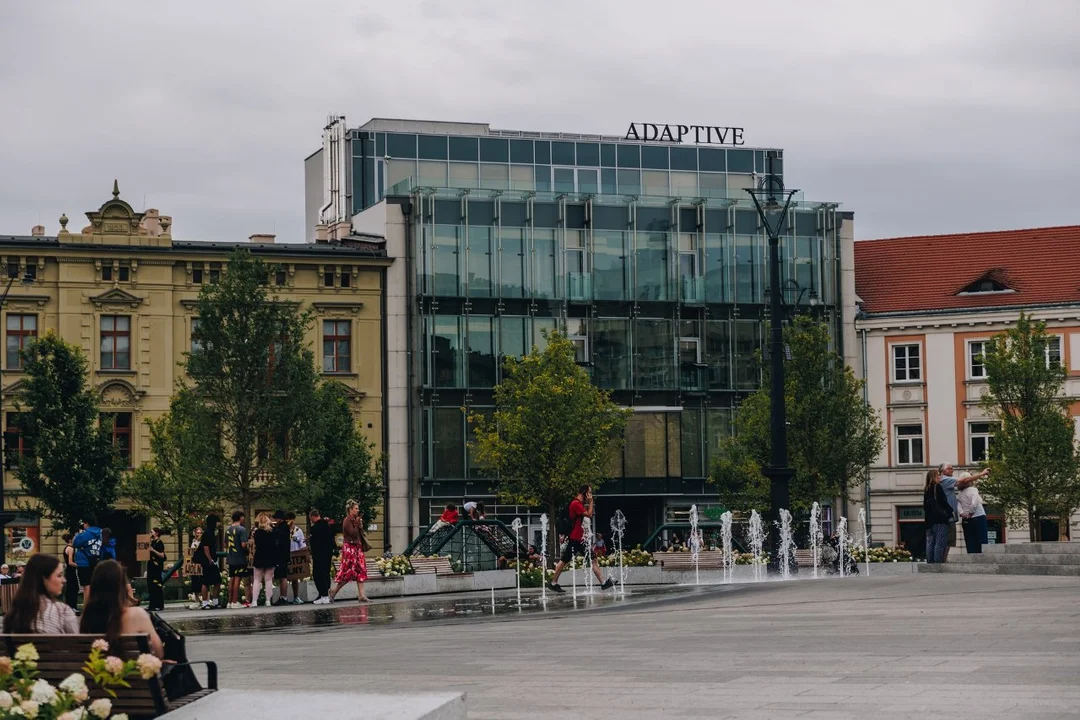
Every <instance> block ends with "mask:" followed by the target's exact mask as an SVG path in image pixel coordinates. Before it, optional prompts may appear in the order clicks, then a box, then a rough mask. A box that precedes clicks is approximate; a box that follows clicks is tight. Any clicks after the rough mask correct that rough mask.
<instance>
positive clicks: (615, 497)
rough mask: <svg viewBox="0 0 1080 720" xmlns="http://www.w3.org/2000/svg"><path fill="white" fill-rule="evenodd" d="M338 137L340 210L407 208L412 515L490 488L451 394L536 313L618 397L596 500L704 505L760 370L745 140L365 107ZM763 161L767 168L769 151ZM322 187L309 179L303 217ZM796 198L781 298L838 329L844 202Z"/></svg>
mask: <svg viewBox="0 0 1080 720" xmlns="http://www.w3.org/2000/svg"><path fill="white" fill-rule="evenodd" d="M346 140H347V142H346V143H345V144H344V147H345V148H346V152H344V154H343V155H344V156H343V158H342V160H347V161H346V162H343V163H342V164H343V165H344V167H343V172H342V176H343V177H344V180H343V182H341V183H340V184H341V185H342V186H343V187H344V192H343V193H341V197H340V198H339V199H338V202H339V203H342V204H343V205H344V206H345V207H346V208H348V210H349V211H351V213H352V214H353V215H354V216H356V215H357V214H359V217H363V216H364V215H365V211H366V210H368V209H369V208H373V207H376V206H378V205H379V204H380V203H383V202H384V201H385V202H387V203H397V204H399V205H400V204H403V203H404V204H406V205H407V207H408V208H409V211H408V215H407V217H406V222H407V223H408V230H407V232H406V237H407V243H408V247H407V248H406V254H407V257H406V258H404V259H405V260H406V261H407V271H406V272H407V283H408V301H409V314H410V317H411V322H410V334H409V338H410V340H409V342H410V349H411V350H412V351H413V352H412V355H411V356H412V357H413V362H414V367H413V368H412V372H413V373H414V377H415V383H413V384H412V387H411V394H410V397H411V402H413V403H414V408H413V410H414V413H413V419H412V420H411V422H410V431H409V432H410V438H411V441H410V447H411V448H412V449H413V451H414V452H415V453H416V456H415V463H414V464H413V469H412V473H413V475H414V476H415V477H414V478H412V479H410V482H412V481H415V483H416V487H417V493H418V499H419V524H420V525H423V524H426V523H427V521H428V520H429V519H430V517H431V516H430V513H432V512H433V513H434V515H436V516H437V515H438V512H440V511H441V506H442V505H443V504H444V503H445V502H447V501H448V500H455V501H460V500H462V499H484V500H486V501H487V502H488V503H489V504H490V503H492V502H494V500H493V490H492V482H491V477H490V473H489V471H487V470H485V469H484V468H481V467H478V466H477V465H476V464H475V463H474V462H473V461H472V458H470V455H469V452H468V448H467V442H468V439H469V429H468V425H467V424H466V422H465V416H464V414H463V411H462V408H470V409H472V410H483V409H486V408H490V407H491V406H492V390H493V388H494V387H495V386H496V384H497V383H498V382H499V381H500V379H501V376H502V359H503V358H505V357H507V356H511V355H520V354H522V353H525V352H528V351H529V349H530V347H531V346H533V345H540V346H542V345H543V343H544V339H543V333H544V331H546V330H554V329H556V328H559V329H565V332H566V333H567V334H568V336H569V337H570V338H571V340H572V341H573V342H574V344H575V345H576V346H577V352H578V360H579V362H580V363H581V364H582V365H583V366H584V367H586V368H587V369H588V371H589V372H590V374H591V376H592V378H593V380H594V382H595V383H596V384H597V385H599V386H600V387H602V388H606V389H610V390H611V391H612V394H613V398H614V399H615V400H616V401H617V402H618V403H620V404H622V405H624V406H626V407H631V408H633V409H634V411H635V412H634V414H633V416H632V418H631V420H630V422H629V426H628V428H627V432H626V443H625V446H624V448H623V450H622V452H621V454H620V455H619V456H618V457H617V458H615V459H614V461H613V462H612V465H611V471H610V479H609V480H608V482H607V483H605V484H604V485H603V486H602V487H601V488H599V489H598V495H599V496H600V497H601V498H602V500H601V510H604V505H605V504H606V502H611V503H613V505H612V507H614V506H615V505H617V506H618V507H620V508H622V509H623V510H624V512H626V513H627V515H628V517H631V521H632V524H635V525H637V527H638V529H639V532H640V531H641V530H643V529H644V527H649V528H652V527H655V526H657V525H658V524H660V523H662V522H664V521H665V520H671V519H674V518H677V517H679V516H680V514H681V513H683V512H685V510H686V509H688V508H689V506H690V504H691V503H697V504H698V505H699V507H702V506H704V505H708V504H709V503H715V492H714V491H713V490H712V489H711V487H710V486H709V485H708V484H707V482H706V478H707V476H708V474H709V467H710V462H711V460H712V458H713V457H714V455H715V453H716V451H717V448H718V447H719V444H720V442H721V441H722V440H723V438H725V437H728V436H730V435H731V433H732V431H733V428H732V421H733V416H734V412H735V409H736V408H737V406H738V404H739V402H740V399H741V398H743V397H745V396H746V395H747V394H748V393H750V392H752V391H753V390H755V389H756V388H757V387H758V386H759V384H760V379H761V373H760V358H759V351H761V350H762V349H763V339H764V338H765V329H766V322H767V319H768V318H767V316H768V310H767V293H768V277H767V270H768V268H767V259H768V257H767V242H766V237H765V234H764V232H763V229H762V226H761V224H760V222H759V219H758V215H757V213H756V211H755V209H754V207H753V204H752V202H751V201H750V198H749V195H748V194H747V192H746V189H747V188H751V187H755V185H756V183H757V182H758V181H759V180H760V179H761V177H762V175H763V173H764V171H765V157H766V155H765V152H766V150H765V149H749V148H744V147H737V148H736V147H713V146H697V145H690V144H673V143H656V142H648V143H644V142H627V141H624V140H623V139H621V138H617V137H616V138H612V137H606V136H586V135H572V134H566V133H530V132H516V131H498V130H492V129H490V128H489V127H488V126H486V125H482V124H458V123H437V122H411V121H401V120H373V121H371V122H369V123H368V124H366V125H364V126H362V127H360V128H358V129H352V130H348V131H347V136H346ZM338 152H339V153H340V152H341V150H338ZM313 157H315V156H313ZM774 162H775V168H776V170H777V171H779V172H783V169H784V168H783V156H782V153H781V154H780V159H779V160H777V161H774ZM333 182H334V181H333V180H329V181H326V180H324V185H325V184H327V183H331V184H332V183H333ZM323 190H324V193H323V195H322V196H319V195H318V193H315V194H314V195H313V194H312V193H311V192H310V191H309V203H308V204H309V217H310V208H311V205H312V203H311V199H312V197H323V196H326V193H325V187H324V188H323ZM796 199H797V203H796V205H795V208H794V210H793V211H792V213H791V216H790V218H789V222H788V223H787V226H786V231H785V234H784V237H783V241H782V267H783V273H784V286H783V289H784V295H785V298H786V301H787V303H788V306H789V307H790V308H795V307H796V305H797V304H801V306H802V308H803V310H804V311H812V312H814V313H815V314H818V315H819V316H821V317H822V318H824V319H826V320H828V321H829V322H830V323H831V325H832V327H834V328H835V330H834V332H835V333H837V337H839V333H840V332H841V313H840V310H839V309H840V307H841V294H842V293H841V284H842V283H841V267H840V266H841V255H842V253H841V233H840V226H841V224H842V223H843V222H845V221H849V220H848V218H849V217H850V216H844V215H842V214H841V213H840V212H838V210H837V206H836V204H835V203H821V202H809V201H806V200H805V199H804V198H802V197H797V198H796ZM309 224H310V223H309ZM846 301H847V302H851V299H850V298H849V299H847V300H846ZM811 303H813V307H812V308H810V307H809V306H810V305H811ZM604 524H606V523H604ZM636 534H639V533H635V535H636ZM641 539H643V538H641Z"/></svg>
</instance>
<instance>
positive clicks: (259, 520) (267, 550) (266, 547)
mask: <svg viewBox="0 0 1080 720" xmlns="http://www.w3.org/2000/svg"><path fill="white" fill-rule="evenodd" d="M248 542H250V543H252V547H253V548H254V549H253V550H252V554H251V567H252V575H253V577H252V581H251V604H252V605H255V606H256V607H258V605H259V591H260V590H263V589H265V590H266V607H270V606H271V605H272V604H273V599H274V568H275V567H276V566H277V558H278V551H277V541H276V540H275V538H274V535H273V532H272V529H271V525H270V516H269V515H267V514H266V513H264V512H262V513H259V514H258V515H257V516H255V530H254V531H253V532H252V533H251V539H250V540H249V541H248Z"/></svg>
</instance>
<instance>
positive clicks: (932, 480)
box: [923, 468, 952, 563]
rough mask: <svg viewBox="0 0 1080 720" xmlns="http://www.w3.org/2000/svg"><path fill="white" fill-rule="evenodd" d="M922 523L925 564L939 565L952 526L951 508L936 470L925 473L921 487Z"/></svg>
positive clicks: (942, 558)
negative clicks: (923, 483)
mask: <svg viewBox="0 0 1080 720" xmlns="http://www.w3.org/2000/svg"><path fill="white" fill-rule="evenodd" d="M923 522H924V523H925V525H926V562H928V563H940V562H943V561H944V558H945V544H946V543H947V542H948V540H949V525H951V524H952V507H951V506H950V505H949V498H948V497H946V495H945V488H943V487H941V473H940V472H938V469H937V468H930V469H929V470H928V471H927V472H926V484H925V485H924V486H923Z"/></svg>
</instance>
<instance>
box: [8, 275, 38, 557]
mask: <svg viewBox="0 0 1080 720" xmlns="http://www.w3.org/2000/svg"><path fill="white" fill-rule="evenodd" d="M15 277H16V276H15V275H12V276H10V277H9V278H8V283H7V287H5V288H4V294H3V295H0V308H2V307H3V306H4V304H5V303H6V302H7V297H8V293H9V292H11V286H12V285H13V284H15ZM20 283H21V284H22V285H33V284H34V278H32V277H31V276H30V273H26V274H24V275H23V276H22V279H21V280H20ZM3 408H4V383H3V364H2V363H0V421H2V420H3V415H4V411H3ZM5 430H6V428H5ZM6 440H7V433H6V432H0V463H2V464H0V562H2V561H3V558H6V557H7V532H6V531H7V520H8V516H7V509H6V507H5V502H6V499H5V495H4V476H5V475H6V473H7V448H6V447H5V445H6Z"/></svg>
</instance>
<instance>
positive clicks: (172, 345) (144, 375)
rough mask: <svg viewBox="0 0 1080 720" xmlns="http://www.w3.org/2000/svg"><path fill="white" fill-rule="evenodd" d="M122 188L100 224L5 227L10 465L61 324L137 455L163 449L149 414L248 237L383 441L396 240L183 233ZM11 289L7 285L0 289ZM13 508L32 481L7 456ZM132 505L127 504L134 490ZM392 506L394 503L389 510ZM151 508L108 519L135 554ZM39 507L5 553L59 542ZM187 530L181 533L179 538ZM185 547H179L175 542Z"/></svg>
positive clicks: (328, 369)
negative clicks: (387, 309) (48, 339)
mask: <svg viewBox="0 0 1080 720" xmlns="http://www.w3.org/2000/svg"><path fill="white" fill-rule="evenodd" d="M112 195H113V197H112V198H111V199H110V200H108V201H106V202H105V203H104V204H103V205H102V206H101V207H100V208H98V209H97V210H96V211H93V212H88V213H86V216H87V218H89V221H90V224H89V225H87V226H86V227H85V228H83V229H82V230H81V232H73V231H70V230H69V229H68V227H67V226H68V222H69V221H68V218H67V217H66V216H61V218H60V231H59V232H58V233H57V234H56V235H55V236H47V235H46V234H45V228H43V227H41V226H37V227H35V228H34V229H33V231H32V233H31V235H29V236H26V235H0V267H3V268H4V270H5V271H6V274H7V276H8V278H14V279H15V280H14V282H12V283H11V289H10V292H9V294H8V297H7V300H6V302H5V303H4V304H3V307H2V315H3V318H2V323H0V327H2V328H3V329H4V333H5V341H4V352H3V358H2V359H0V361H2V364H3V365H2V367H3V376H2V383H0V388H2V392H3V396H2V407H3V412H4V427H5V432H6V440H7V447H8V448H9V457H11V456H12V455H14V456H15V457H13V458H12V459H11V462H9V463H8V465H10V464H11V463H13V462H17V454H18V452H19V450H20V449H21V448H22V445H21V442H22V439H21V437H20V436H19V433H18V417H17V414H16V413H15V407H14V396H15V395H16V394H17V392H18V388H19V384H20V383H21V382H22V373H21V363H20V359H19V352H18V350H19V348H21V347H22V346H23V345H25V344H26V343H27V342H28V341H31V340H32V339H33V338H34V337H36V336H37V335H38V334H39V333H44V332H46V331H48V330H55V331H56V332H57V333H58V334H59V335H60V336H61V337H62V338H64V339H65V340H67V341H69V342H72V343H74V344H76V345H78V346H80V347H82V349H83V351H84V352H85V353H86V356H87V358H88V360H89V382H90V383H91V384H92V385H93V387H95V388H97V389H98V391H99V392H100V393H101V411H102V412H103V413H105V412H107V413H113V414H114V417H113V420H114V423H113V428H114V429H113V433H114V441H115V442H116V444H117V445H118V446H119V447H120V448H121V450H122V452H123V453H124V454H126V455H127V457H128V458H129V464H130V466H131V467H137V466H138V465H139V464H141V463H143V462H146V461H147V460H148V459H150V447H149V433H148V431H147V427H146V425H145V421H146V420H147V419H150V418H156V417H158V416H159V415H161V414H162V413H163V412H165V411H166V410H167V409H168V406H169V399H170V396H171V395H172V393H173V390H174V388H175V386H176V381H177V379H178V378H179V374H180V373H182V372H183V368H182V366H181V364H180V363H181V361H182V360H183V353H184V352H185V351H187V350H189V349H190V347H191V331H192V325H193V323H196V322H198V318H196V317H195V309H196V306H195V303H196V299H197V297H198V295H199V290H200V289H201V288H202V286H203V285H204V284H208V283H214V282H217V280H218V279H219V277H220V275H221V273H222V272H223V271H224V270H225V268H226V265H227V259H228V254H229V253H230V252H231V251H232V250H234V249H235V248H236V247H237V246H238V245H244V246H247V247H248V248H250V250H251V251H252V253H253V254H255V255H257V256H259V257H261V258H263V259H264V260H265V261H266V262H267V263H269V264H271V265H274V266H277V267H279V268H280V269H279V270H278V271H277V272H276V273H275V274H274V276H273V277H271V278H269V282H270V284H271V286H272V290H273V292H275V293H276V294H278V295H279V296H280V297H282V298H285V299H289V300H294V301H299V302H300V303H301V304H302V305H304V306H307V307H311V308H313V309H314V310H315V313H316V322H315V323H314V324H313V325H312V328H311V332H310V336H309V337H308V341H309V342H310V343H311V346H312V347H313V349H314V351H315V356H316V361H317V362H318V363H319V366H320V368H321V370H322V372H323V374H324V376H326V377H332V378H334V379H335V380H338V381H340V382H342V383H343V384H344V385H345V386H346V387H348V388H349V389H350V391H351V394H352V398H353V404H354V412H355V416H356V418H357V421H358V422H359V423H360V428H361V430H362V432H363V433H364V434H365V435H366V436H367V437H368V439H369V440H370V441H371V442H374V443H375V445H376V448H377V452H382V450H383V448H385V447H386V445H387V442H386V438H385V436H384V432H385V430H384V428H385V424H384V422H383V418H384V398H385V393H384V392H383V377H384V373H383V360H382V359H383V357H384V352H383V347H384V338H385V315H384V312H383V307H384V305H385V279H386V268H387V267H388V266H389V265H390V262H391V261H390V259H388V258H387V257H386V252H385V249H384V245H383V240H382V238H380V237H376V236H354V237H353V238H351V239H350V240H349V241H346V242H341V243H327V242H318V243H313V244H309V243H288V244H286V243H276V242H275V238H274V236H273V235H252V236H251V237H250V240H249V241H248V242H246V243H219V242H188V241H177V240H174V239H173V236H172V220H171V218H169V217H168V216H164V215H159V214H158V211H157V210H149V209H148V210H146V211H145V212H136V211H135V210H134V209H132V207H131V206H130V205H129V204H128V203H126V202H124V201H123V200H122V199H120V193H119V189H118V187H117V186H116V184H115V183H114V185H113V193H112ZM0 291H2V288H0ZM4 487H5V490H6V492H5V498H6V502H5V505H6V508H7V509H8V510H9V511H10V510H12V509H13V508H14V507H15V503H16V498H17V497H18V496H19V493H20V487H19V483H18V480H17V479H16V478H15V474H14V472H13V471H12V469H11V468H10V467H5V472H4ZM120 507H121V508H122V507H123V503H121V505H120ZM380 512H381V511H380ZM148 522H149V520H148V519H147V518H145V517H142V516H138V515H135V514H134V513H131V512H128V511H125V510H123V509H119V510H117V511H116V512H115V513H113V515H112V516H111V517H109V518H103V519H101V521H100V524H102V525H103V526H109V527H111V528H112V529H113V533H114V536H115V537H117V541H118V549H119V554H120V559H121V560H123V561H125V562H127V563H134V559H135V548H134V545H135V542H134V540H135V538H134V536H135V534H136V533H139V532H145V531H146V529H147V527H148ZM370 522H373V523H375V524H376V526H377V530H375V531H374V532H372V533H370V541H371V543H372V545H374V546H375V547H381V542H382V536H383V531H384V528H383V523H384V518H383V517H381V516H379V517H376V518H373V519H372V520H371V521H370ZM48 530H49V527H48V526H47V523H46V522H44V521H42V523H40V524H39V521H38V519H37V518H35V517H33V516H26V515H18V516H17V517H16V518H15V519H14V521H11V520H9V524H8V530H7V542H6V543H5V548H6V554H7V558H8V559H9V560H20V559H24V557H25V555H27V554H28V553H29V552H33V551H35V550H37V549H39V548H42V549H44V550H47V551H56V550H58V549H59V547H61V546H62V543H61V542H60V539H59V537H58V536H57V535H53V536H52V537H47V536H48V535H49V533H48ZM174 542H175V540H174ZM170 557H171V558H176V557H177V554H176V551H175V549H174V550H173V552H171V553H170Z"/></svg>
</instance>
